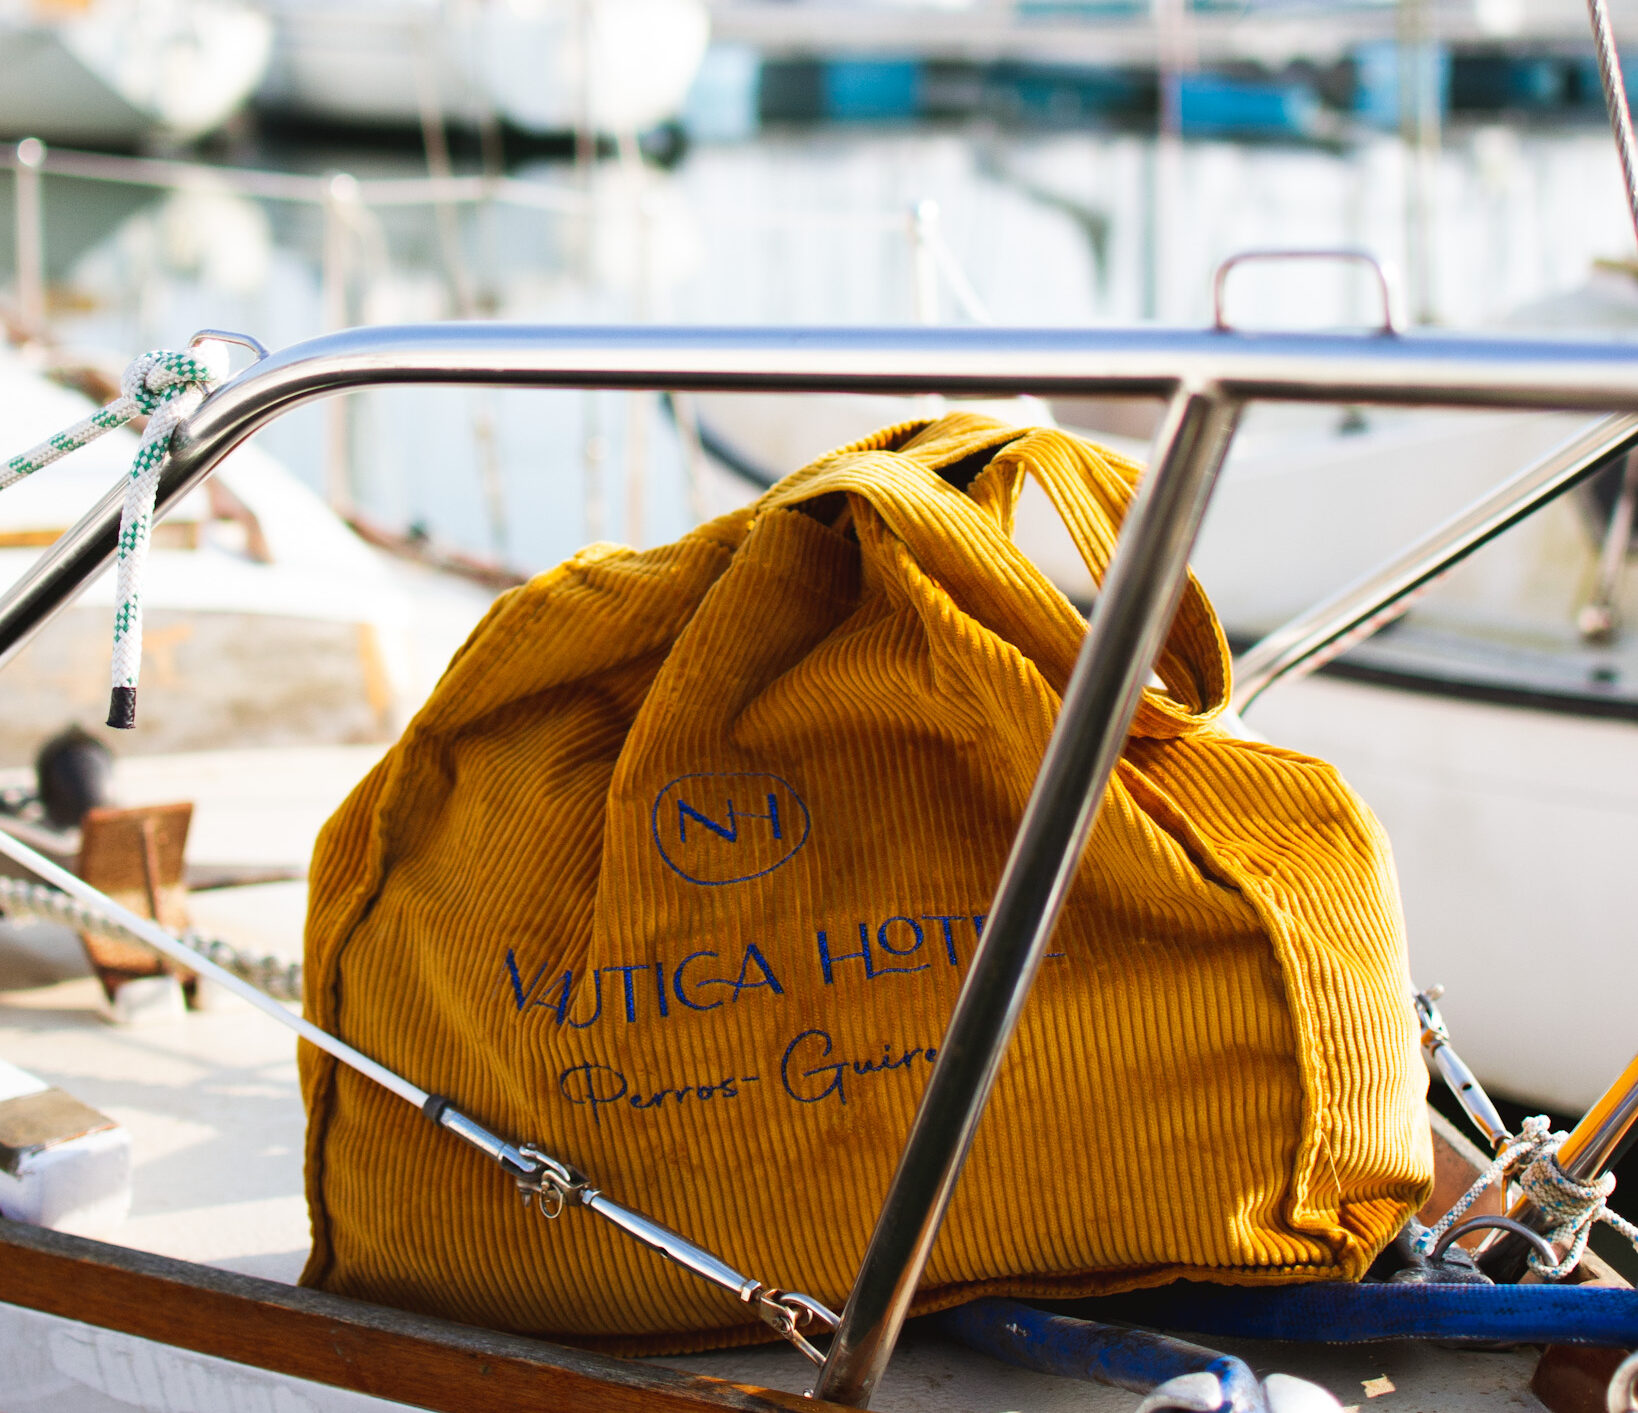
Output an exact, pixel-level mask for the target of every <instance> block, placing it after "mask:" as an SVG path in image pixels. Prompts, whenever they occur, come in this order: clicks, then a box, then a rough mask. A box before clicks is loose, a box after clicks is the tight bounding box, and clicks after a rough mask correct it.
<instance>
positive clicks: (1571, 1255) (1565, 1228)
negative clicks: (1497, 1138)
mask: <svg viewBox="0 0 1638 1413" xmlns="http://www.w3.org/2000/svg"><path fill="white" fill-rule="evenodd" d="M1568 1137H1569V1134H1567V1133H1564V1132H1562V1131H1560V1132H1558V1133H1554V1132H1551V1125H1550V1124H1549V1123H1548V1122H1547V1118H1546V1116H1545V1115H1542V1114H1537V1115H1535V1116H1534V1117H1533V1118H1528V1119H1526V1120H1525V1121H1524V1123H1523V1125H1522V1126H1521V1127H1520V1130H1519V1135H1518V1137H1517V1138H1511V1139H1509V1140H1508V1141H1507V1142H1506V1143H1505V1144H1503V1145H1502V1149H1501V1151H1500V1152H1499V1153H1497V1154H1496V1156H1495V1158H1494V1159H1493V1160H1492V1161H1491V1163H1490V1166H1489V1167H1487V1168H1486V1169H1485V1170H1484V1171H1483V1172H1482V1173H1480V1174H1479V1176H1478V1177H1477V1178H1476V1179H1475V1180H1474V1183H1473V1186H1472V1187H1470V1188H1468V1190H1467V1191H1466V1192H1464V1193H1463V1194H1462V1195H1461V1197H1459V1198H1458V1199H1457V1200H1456V1202H1455V1204H1454V1205H1453V1206H1452V1207H1451V1209H1450V1210H1449V1211H1448V1212H1446V1213H1445V1215H1444V1216H1443V1217H1441V1218H1440V1219H1439V1221H1438V1223H1437V1224H1436V1225H1435V1226H1431V1227H1429V1228H1428V1229H1427V1230H1426V1231H1424V1232H1423V1233H1422V1234H1421V1235H1420V1236H1419V1237H1417V1239H1416V1249H1417V1251H1418V1252H1420V1253H1421V1254H1422V1255H1426V1254H1427V1253H1428V1252H1430V1251H1432V1250H1433V1248H1434V1247H1435V1246H1436V1245H1437V1244H1438V1242H1439V1238H1440V1237H1442V1236H1443V1235H1444V1234H1445V1233H1446V1232H1447V1231H1449V1230H1450V1229H1451V1227H1453V1226H1455V1225H1456V1223H1457V1222H1459V1221H1460V1220H1461V1219H1462V1217H1463V1216H1464V1215H1466V1213H1467V1211H1468V1209H1469V1208H1471V1207H1472V1206H1473V1204H1474V1203H1475V1202H1477V1201H1478V1200H1479V1197H1480V1196H1481V1194H1483V1193H1484V1192H1485V1191H1486V1190H1487V1189H1488V1188H1490V1187H1492V1186H1493V1185H1494V1184H1495V1183H1497V1182H1499V1181H1501V1180H1502V1179H1504V1178H1508V1177H1511V1178H1513V1179H1514V1180H1515V1181H1516V1182H1517V1183H1518V1185H1519V1190H1520V1191H1521V1192H1522V1193H1523V1194H1524V1195H1525V1196H1526V1197H1528V1198H1529V1199H1530V1200H1531V1202H1533V1203H1534V1204H1535V1205H1536V1207H1537V1208H1538V1209H1539V1210H1540V1211H1541V1212H1542V1214H1543V1215H1544V1216H1545V1217H1547V1219H1548V1220H1549V1221H1550V1222H1551V1223H1552V1225H1551V1226H1550V1227H1549V1228H1548V1229H1547V1230H1546V1231H1545V1232H1544V1233H1543V1235H1544V1236H1545V1237H1546V1238H1547V1240H1548V1241H1550V1242H1551V1243H1552V1244H1553V1245H1554V1246H1557V1247H1561V1248H1562V1247H1568V1250H1567V1251H1566V1253H1565V1255H1564V1257H1563V1259H1562V1260H1560V1261H1559V1262H1558V1263H1557V1264H1551V1263H1549V1262H1547V1261H1546V1260H1544V1259H1543V1258H1542V1257H1541V1256H1540V1255H1539V1254H1538V1253H1536V1252H1534V1251H1532V1252H1531V1253H1530V1269H1531V1270H1533V1271H1534V1272H1535V1273H1536V1274H1537V1275H1539V1276H1541V1277H1543V1278H1544V1279H1546V1280H1555V1281H1556V1280H1562V1279H1563V1278H1564V1277H1565V1276H1567V1275H1569V1274H1570V1272H1571V1271H1573V1270H1574V1269H1575V1268H1576V1266H1577V1265H1579V1264H1580V1262H1581V1258H1582V1256H1583V1255H1585V1254H1586V1250H1587V1236H1588V1234H1589V1233H1590V1232H1591V1231H1592V1226H1593V1223H1594V1222H1603V1223H1604V1224H1605V1225H1606V1226H1610V1227H1614V1228H1615V1230H1616V1231H1618V1232H1620V1233H1621V1235H1622V1236H1624V1237H1626V1239H1627V1240H1628V1241H1630V1242H1631V1243H1632V1244H1633V1246H1634V1247H1635V1248H1638V1226H1634V1225H1633V1224H1632V1223H1631V1222H1629V1221H1627V1219H1626V1218H1625V1217H1623V1216H1621V1215H1620V1214H1619V1213H1617V1212H1612V1211H1610V1209H1609V1206H1608V1205H1607V1204H1608V1200H1609V1197H1610V1194H1611V1193H1613V1192H1614V1191H1615V1174H1614V1173H1604V1174H1602V1175H1601V1176H1599V1177H1598V1178H1596V1179H1594V1180H1593V1181H1592V1182H1577V1181H1576V1180H1575V1179H1574V1178H1572V1177H1571V1176H1570V1175H1569V1174H1568V1173H1566V1172H1565V1171H1564V1169H1563V1168H1561V1167H1559V1165H1558V1150H1559V1149H1560V1148H1561V1147H1562V1146H1563V1144H1564V1141H1565V1139H1567V1138H1568Z"/></svg>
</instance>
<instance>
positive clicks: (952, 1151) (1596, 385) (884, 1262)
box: [0, 324, 1638, 1405]
mask: <svg viewBox="0 0 1638 1413" xmlns="http://www.w3.org/2000/svg"><path fill="white" fill-rule="evenodd" d="M405 383H418V384H428V383H465V384H492V385H503V386H519V387H575V388H593V387H615V388H630V389H676V390H682V391H722V392H752V391H762V392H772V391H786V392H820V391H830V392H835V391H846V392H872V393H900V394H904V393H909V394H914V393H923V392H946V393H972V394H978V393H983V394H991V395H994V394H1011V393H1024V392H1033V393H1049V394H1066V395H1068V394H1103V395H1129V396H1147V397H1155V396H1159V397H1164V398H1166V399H1168V401H1169V403H1170V407H1169V411H1168V414H1167V417H1166V419H1165V421H1164V423H1163V426H1162V429H1161V432H1160V435H1159V437H1158V439H1157V446H1156V450H1155V455H1154V460H1153V467H1154V469H1153V470H1152V471H1151V472H1150V473H1149V474H1148V475H1146V476H1145V477H1144V478H1143V481H1142V483H1141V485H1140V487H1139V490H1138V494H1137V497H1136V499H1135V500H1134V503H1133V506H1132V509H1131V511H1130V513H1129V514H1128V516H1127V520H1126V524H1125V526H1124V529H1123V532H1122V534H1121V537H1120V540H1119V543H1118V544H1117V546H1116V550H1115V555H1114V559H1113V562H1112V563H1111V565H1110V568H1109V572H1108V575H1107V576H1106V578H1105V581H1104V585H1103V588H1102V590H1101V591H1100V593H1099V595H1098V600H1097V602H1096V604H1095V606H1094V609H1093V614H1092V619H1091V623H1090V626H1089V628H1088V632H1087V636H1086V640H1085V642H1084V643H1083V645H1082V648H1081V652H1080V655H1079V658H1078V660H1077V663H1076V666H1075V670H1074V673H1073V675H1072V677H1071V680H1070V685H1069V687H1068V690H1067V691H1066V694H1065V697H1064V703H1063V708H1062V710H1061V712H1060V714H1059V719H1058V722H1057V725H1056V727H1055V729H1054V731H1053V734H1052V738H1051V741H1050V742H1049V744H1048V747H1047V751H1046V755H1045V757H1044V758H1043V762H1042V767H1041V771H1040V773H1039V775H1038V777H1037V780H1036V783H1035V787H1034V790H1033V792H1032V794H1031V797H1030V801H1029V804H1028V806H1027V807H1026V809H1025V812H1024V816H1023V820H1022V822H1021V824H1020V826H1019V832H1018V836H1017V838H1016V840H1015V842H1014V845H1013V849H1012V852H1011V855H1010V857H1009V859H1008V863H1007V866H1006V870H1005V872H1004V874H1003V877H1002V880H1001V884H1000V887H999V889H998V891H997V894H996V898H995V901H994V903H993V905H992V909H991V914H990V921H989V923H988V924H987V925H986V927H985V929H984V934H983V937H982V939H981V940H980V943H979V946H978V949H977V952H976V953H975V955H974V957H973V961H972V964H971V966H970V968H969V970H968V974H967V976H966V978H965V980H964V982H963V985H962V989H961V993H960V996H959V997H958V999H957V1002H956V1007H955V1010H954V1013H953V1015H952V1018H951V1022H950V1026H949V1029H948V1030H947V1031H946V1033H945V1036H944V1039H943V1041H942V1042H941V1044H940V1046H939V1056H938V1060H937V1061H936V1063H935V1065H934V1069H933V1073H932V1076H931V1078H930V1079H929V1082H928V1086H927V1089H926V1091H925V1092H924V1094H923V1096H922V1100H921V1104H920V1106H919V1108H918V1110H917V1114H916V1118H915V1120H914V1122H913V1125H912V1129H911V1134H910V1138H909V1141H908V1142H907V1144H906V1147H905V1149H904V1152H903V1153H902V1155H901V1157H900V1162H899V1167H898V1171H897V1172H896V1174H895V1176H894V1179H893V1183H892V1185H891V1187H890V1189H889V1191H888V1193H887V1196H886V1199H885V1201H884V1203H883V1207H882V1212H881V1215H880V1216H879V1218H878V1221H877V1225H876V1229H875V1232H874V1234H873V1236H872V1238H871V1242H870V1246H869V1249H868V1251H867V1253H866V1256H865V1259H864V1262H863V1263H862V1265H861V1267H860V1271H859V1275H858V1278H857V1280H856V1281H855V1283H854V1288H853V1291H852V1294H851V1296H850V1298H849V1300H848V1304H847V1308H846V1310H845V1311H844V1313H843V1320H842V1325H841V1328H840V1330H839V1331H838V1334H837V1337H836V1340H835V1342H834V1344H833V1346H832V1350H831V1354H830V1357H829V1358H828V1359H827V1361H826V1364H825V1367H824V1369H823V1370H822V1371H821V1376H820V1381H819V1385H818V1392H820V1393H821V1394H823V1395H825V1396H827V1397H831V1398H838V1399H843V1400H847V1401H851V1402H854V1403H857V1404H860V1405H863V1404H866V1403H868V1400H869V1397H870V1394H871V1391H872V1390H873V1388H874V1386H875V1383H876V1380H877V1379H878V1378H879V1377H880V1374H881V1371H882V1370H883V1369H884V1368H885V1366H886V1363H887V1360H888V1357H889V1356H890V1354H891V1352H892V1348H893V1345H894V1342H895V1341H896V1339H897V1336H898V1331H899V1328H900V1325H901V1323H902V1321H903V1318H904V1315H905V1313H906V1311H907V1309H908V1306H909V1302H910V1298H911V1296H912V1294H913V1292H914V1290H915V1288H916V1285H917V1283H918V1282H919V1280H920V1278H921V1274H922V1271H923V1269H924V1266H925V1261H926V1258H927V1255H928V1253H929V1251H930V1250H931V1247H932V1243H933V1240H934V1237H935V1236H936V1234H937V1231H938V1227H939V1223H940V1221H941V1220H942V1217H943V1214H944V1211H945V1207H946V1205H947V1203H948V1200H949V1197H950V1194H951V1192H952V1191H953V1190H954V1186H955V1183H956V1181H957V1178H958V1177H959V1173H960V1168H961V1164H962V1161H963V1159H964V1157H965V1155H966V1152H967V1148H968V1146H969V1144H970V1142H971V1139H972V1136H973V1133H974V1132H975V1130H976V1128H977V1125H978V1122H979V1119H980V1117H981V1115H982V1113H983V1109H984V1104H985V1101H986V1099H987V1097H988V1092H989V1087H990V1084H991V1083H992V1082H993V1080H994V1077H995V1074H996V1072H997V1070H998V1068H999V1065H1000V1063H1001V1060H1002V1057H1003V1055H1004V1054H1005V1050H1006V1045H1007V1042H1008V1040H1009V1039H1010V1037H1011V1034H1012V1031H1013V1028H1014V1026H1015V1024H1016V1022H1017V1019H1018V1015H1019V1013H1020V1012H1021V1010H1022V1008H1023V1005H1024V1001H1025V999H1026V998H1027V996H1028V992H1029V987H1030V983H1031V980H1032V979H1033V976H1034V973H1035V970H1036V968H1037V966H1038V965H1039V962H1040V960H1041V957H1042V955H1043V954H1044V952H1045V949H1046V945H1047V939H1048V937H1049V936H1050V933H1051V930H1052V926H1053V923H1054V921H1055V919H1056V916H1057V911H1058V908H1059V906H1060V905H1061V903H1062V899H1063V896H1064V894H1065V892H1066V891H1067V887H1068V883H1069V881H1070V879H1072V877H1073V875H1074V871H1075V867H1076V865H1077V863H1078V861H1079V858H1080V855H1081V849H1082V847H1083V845H1084V843H1085V840H1086V838H1087V836H1088V834H1089V832H1090V830H1091V827H1092V824H1093V821H1094V820H1095V817H1096V814H1097V809H1098V805H1099V803H1100V802H1101V800H1102V797H1103V793H1104V789H1105V787H1106V785H1107V783H1108V779H1109V776H1110V773H1111V771H1112V770H1113V767H1114V764H1115V762H1116V760H1117V759H1118V757H1119V754H1120V750H1121V747H1122V745H1123V743H1124V742H1125V739H1126V734H1127V731H1128V729H1129V727H1130V724H1131V719H1132V716H1133V713H1134V712H1135V709H1136V705H1137V702H1138V700H1139V697H1140V694H1141V690H1142V687H1143V684H1144V683H1145V682H1146V681H1147V680H1148V676H1149V672H1150V670H1151V668H1152V665H1153V662H1154V659H1155V657H1156V655H1157V653H1158V650H1159V646H1160V642H1161V640H1162V637H1163V635H1164V632H1165V630H1166V627H1167V625H1168V623H1169V622H1170V619H1171V616H1172V613H1173V612H1174V610H1175V606H1176V603H1177V601H1178V598H1179V595H1180V593H1181V590H1182V585H1183V582H1184V573H1185V562H1186V560H1187V557H1188V554H1189V551H1190V549H1191V548H1192V545H1193V541H1194V537H1195V534H1196V531H1197V530H1198V527H1199V524H1200V520H1201V518H1202V516H1203V513H1204V510H1205V506H1206V503H1207V501H1208V499H1209V496H1210V493H1211V489H1212V485H1213V482H1214V479H1215V476H1216V472H1217V469H1218V467H1219V466H1220V465H1221V462H1222V458H1223V455H1224V453H1225V452H1226V449H1227V446H1228V443H1229V440H1230V439H1231V437H1232V433H1233V429H1234V425H1235V422H1236V419H1237V417H1238V415H1239V411H1240V409H1241V407H1242V406H1243V405H1244V403H1246V402H1247V401H1250V400H1253V399H1280V400H1301V401H1326V402H1329V401H1340V402H1349V403H1394V404H1400V405H1407V406H1448V407H1496V406H1508V407H1533V408H1540V409H1544V410H1576V409H1586V410H1602V411H1606V412H1611V411H1613V412H1616V413H1620V414H1623V415H1625V416H1627V417H1632V416H1635V415H1638V351H1631V350H1627V349H1623V348H1622V347H1620V346H1617V345H1612V344H1609V343H1591V344H1588V343H1558V342H1546V341H1541V340H1518V339H1513V340H1501V339H1482V340H1481V339H1463V338H1451V337H1445V336H1425V337H1424V336H1417V337H1414V338H1406V337H1383V336H1381V335H1377V336H1369V337H1360V336H1351V337H1350V336H1339V335H1321V334H1261V335H1248V334H1236V333H1221V332H1219V333H1187V332H1169V331H1157V330H1143V331H1136V332H1131V331H1127V332H1122V331H1108V330H1099V331H1065V330H1046V331H1042V330H1035V331H1030V330H997V329H972V328H968V329H927V328H917V329H892V330H870V329H802V330H788V329H787V330H777V329H741V330H724V329H710V328H683V329H665V328H654V327H628V328H614V329H609V328H587V329H573V328H558V327H531V326H511V325H504V324H435V325H424V326H410V327H402V328H367V329H354V330H348V331H346V332H343V333H338V334H331V335H326V336H324V337H322V338H317V339H312V340H309V341H307V342H305V343H301V344H296V345H294V346H292V347H290V348H287V349H285V350H283V351H281V352H279V353H275V354H273V355H271V356H269V357H267V358H265V359H263V360H261V361H259V362H258V363H256V364H254V365H253V366H252V367H250V368H249V369H247V370H245V371H244V372H242V373H240V374H239V375H238V376H237V377H235V378H233V379H232V380H231V381H229V382H228V383H226V384H224V385H223V386H222V387H221V388H219V389H218V390H217V391H216V392H215V393H213V394H212V395H211V396H210V397H209V398H207V399H206V400H205V402H204V403H203V404H202V405H201V406H200V407H199V409H198V410H197V411H196V412H195V413H194V414H193V416H192V417H190V418H189V419H188V420H187V421H186V422H184V423H183V424H182V425H181V426H180V427H179V428H178V430H177V433H176V436H175V439H174V441H173V453H172V456H171V459H170V462H169V464H168V466H167V468H166V471H165V473H164V476H163V477H162V481H161V486H160V493H159V503H158V507H157V509H156V519H157V518H159V517H160V516H162V515H163V514H164V513H165V512H166V511H167V510H168V509H170V508H171V507H173V506H174V505H175V504H176V503H177V501H178V500H180V499H181V497H182V496H184V495H186V494H187V492H188V491H190V490H191V489H193V488H194V487H195V486H197V485H198V484H200V483H201V482H202V481H204V480H205V479H206V478H207V477H208V476H209V475H210V474H211V472H212V471H213V470H214V469H215V467H216V466H217V465H218V464H219V463H220V461H221V459H222V458H223V457H224V456H225V455H226V454H227V453H228V452H229V451H230V450H232V448H233V447H234V446H236V445H237V444H238V443H240V442H242V441H243V440H244V439H245V438H246V437H248V436H249V435H250V434H251V433H252V432H254V431H255V430H256V429H257V428H258V427H260V426H262V425H264V424H265V423H267V422H268V421H270V420H271V419H272V418H273V417H275V416H277V415H278V414H279V413H281V412H283V411H287V410H289V409H291V408H293V407H296V406H299V405H301V404H303V403H306V402H310V401H313V400H314V399H317V398H320V397H324V396H329V395H333V394H335V393H340V392H345V391H350V390H356V389H359V388H364V387H371V386H382V385H388V384H405ZM1623 435H1624V433H1623ZM1514 489H1515V490H1517V489H1518V488H1517V487H1516V486H1515V487H1514ZM1519 493H1520V494H1521V495H1523V494H1526V492H1519ZM118 522H119V494H118V491H117V490H116V491H115V492H114V493H111V494H110V495H109V496H107V497H105V498H104V499H103V500H102V501H101V502H99V504H98V505H97V506H96V507H95V508H94V509H93V510H92V511H91V512H90V513H89V514H88V515H86V516H85V517H84V518H83V519H82V520H81V521H80V523H79V524H78V525H76V526H75V527H74V528H73V529H72V530H70V531H68V532H67V533H66V534H65V535H64V536H63V537H62V538H61V539H59V541H58V542H57V544H56V545H54V546H53V547H52V549H51V550H49V551H48V552H47V553H46V554H45V555H44V556H43V557H42V559H41V561H40V562H39V563H38V564H37V565H36V566H35V568H34V570H33V571H32V572H31V573H30V574H29V575H28V576H26V577H25V579H23V580H22V581H20V582H19V583H18V584H16V585H15V586H13V587H12V588H11V589H10V590H9V591H8V592H7V593H6V594H5V595H4V596H3V597H0V663H3V662H4V661H6V660H9V658H10V657H11V656H13V655H15V653H16V652H17V651H18V650H19V649H20V648H21V647H22V646H23V645H24V644H25V643H26V642H28V641H29V639H30V638H31V637H32V636H33V635H34V634H35V633H37V632H38V631H39V630H40V628H41V627H42V626H44V624H45V623H46V622H47V621H48V620H49V619H50V618H51V617H52V616H53V615H54V614H55V613H57V612H58V611H60V610H61V609H62V608H63V607H65V606H66V605H67V604H68V603H69V602H71V601H72V599H73V598H74V597H75V596H76V595H77V594H78V592H79V591H80V590H81V589H83V588H84V587H85V585H86V584H87V583H89V582H90V580H91V579H92V578H94V577H95V576H96V574H97V573H98V572H99V571H100V570H101V569H102V568H104V567H105V566H106V564H107V563H108V562H109V561H110V560H111V559H112V556H113V553H114V548H115V540H116V537H117V533H118ZM1631 1087H1632V1088H1633V1090H1634V1093H1635V1094H1638V1078H1635V1079H1634V1082H1633V1085H1632V1086H1631ZM1623 1102H1624V1101H1623ZM1622 1112H1623V1113H1625V1110H1624V1109H1623V1110H1622Z"/></svg>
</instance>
